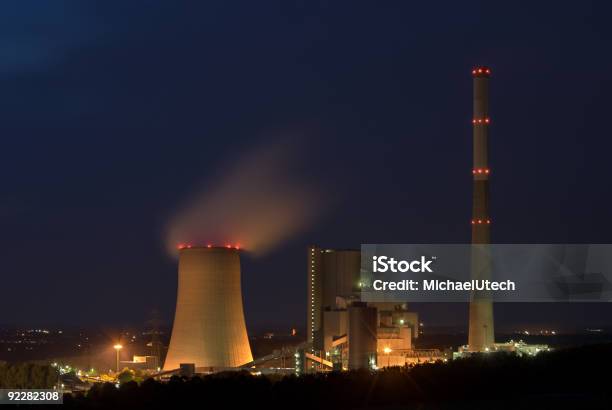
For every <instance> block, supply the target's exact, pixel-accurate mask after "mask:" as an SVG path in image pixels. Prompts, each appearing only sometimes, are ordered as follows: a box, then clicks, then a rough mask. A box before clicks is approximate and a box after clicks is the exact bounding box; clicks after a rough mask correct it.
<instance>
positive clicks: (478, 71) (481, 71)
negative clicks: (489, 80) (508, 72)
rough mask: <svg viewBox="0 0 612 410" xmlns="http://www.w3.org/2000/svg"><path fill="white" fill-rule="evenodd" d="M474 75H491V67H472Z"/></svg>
mask: <svg viewBox="0 0 612 410" xmlns="http://www.w3.org/2000/svg"><path fill="white" fill-rule="evenodd" d="M472 75H473V76H474V77H489V76H490V75H491V69H490V68H489V67H475V68H474V69H472Z"/></svg>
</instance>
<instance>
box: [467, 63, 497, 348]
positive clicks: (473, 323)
mask: <svg viewBox="0 0 612 410" xmlns="http://www.w3.org/2000/svg"><path fill="white" fill-rule="evenodd" d="M472 74H473V77H474V80H473V85H474V104H473V109H474V116H473V119H472V124H473V148H474V152H473V164H474V165H473V169H472V174H473V180H474V182H473V185H474V186H473V200H472V244H474V245H486V244H489V243H490V242H491V238H490V227H491V219H490V216H489V176H490V174H491V170H490V169H489V158H488V133H489V124H490V122H491V120H490V118H489V77H490V69H489V68H487V67H478V68H476V69H474V71H472ZM489 263H490V260H489V258H488V257H487V249H486V247H483V246H479V247H478V249H474V250H473V252H472V278H473V279H488V278H489V276H490V265H489ZM469 315H470V324H469V336H468V345H469V350H470V351H474V352H482V351H485V350H486V349H487V348H489V347H491V346H492V345H493V343H495V338H494V327H493V302H492V301H491V299H490V297H489V295H487V294H485V293H474V294H473V295H472V301H471V302H470V312H469Z"/></svg>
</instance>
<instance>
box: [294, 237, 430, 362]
mask: <svg viewBox="0 0 612 410" xmlns="http://www.w3.org/2000/svg"><path fill="white" fill-rule="evenodd" d="M360 277H361V252H360V251H359V250H353V249H350V250H338V249H323V248H319V247H317V246H311V247H309V248H308V251H307V286H308V292H307V305H308V310H307V345H308V346H309V354H307V355H305V356H304V360H310V367H308V366H305V369H306V370H311V371H312V370H329V369H328V368H327V367H328V366H333V368H335V369H338V370H341V369H356V368H363V367H368V368H376V367H380V366H381V362H380V360H381V358H384V360H383V361H384V363H383V365H391V366H394V365H401V366H403V365H405V364H410V363H416V362H423V361H428V360H434V359H437V358H440V352H438V351H433V350H432V351H427V352H425V351H417V350H416V349H415V348H414V346H413V343H412V341H413V339H415V338H417V337H418V335H419V321H418V315H417V314H416V313H415V312H409V311H408V310H407V306H406V304H397V303H365V302H362V301H361V300H360V294H361V289H360Z"/></svg>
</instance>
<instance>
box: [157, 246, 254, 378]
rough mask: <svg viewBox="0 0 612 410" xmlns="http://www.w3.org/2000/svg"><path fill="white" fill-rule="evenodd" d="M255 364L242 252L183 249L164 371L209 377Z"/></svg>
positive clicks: (198, 248) (234, 250) (181, 250)
mask: <svg viewBox="0 0 612 410" xmlns="http://www.w3.org/2000/svg"><path fill="white" fill-rule="evenodd" d="M251 361H253V356H252V354H251V347H250V345H249V339H248V336H247V330H246V324H245V320H244V311H243V307H242V291H241V283H240V251H239V250H238V249H236V248H230V247H191V246H186V247H182V248H181V249H180V250H179V267H178V292H177V301H176V312H175V316H174V324H173V328H172V335H171V339H170V346H169V348H168V354H167V356H166V361H165V363H164V370H174V369H179V368H180V367H181V365H182V364H193V365H195V368H196V370H197V371H198V372H206V371H213V370H215V369H219V370H220V369H226V368H236V367H239V366H241V365H244V364H246V363H249V362H251Z"/></svg>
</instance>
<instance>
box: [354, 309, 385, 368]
mask: <svg viewBox="0 0 612 410" xmlns="http://www.w3.org/2000/svg"><path fill="white" fill-rule="evenodd" d="M348 314H349V329H348V345H349V362H348V365H349V369H351V370H353V369H369V368H370V366H371V365H370V360H372V359H374V361H376V350H377V343H378V339H377V329H376V322H377V316H378V313H377V310H376V308H374V307H368V306H367V304H366V303H363V302H355V303H353V304H352V305H351V306H349V308H348Z"/></svg>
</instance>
